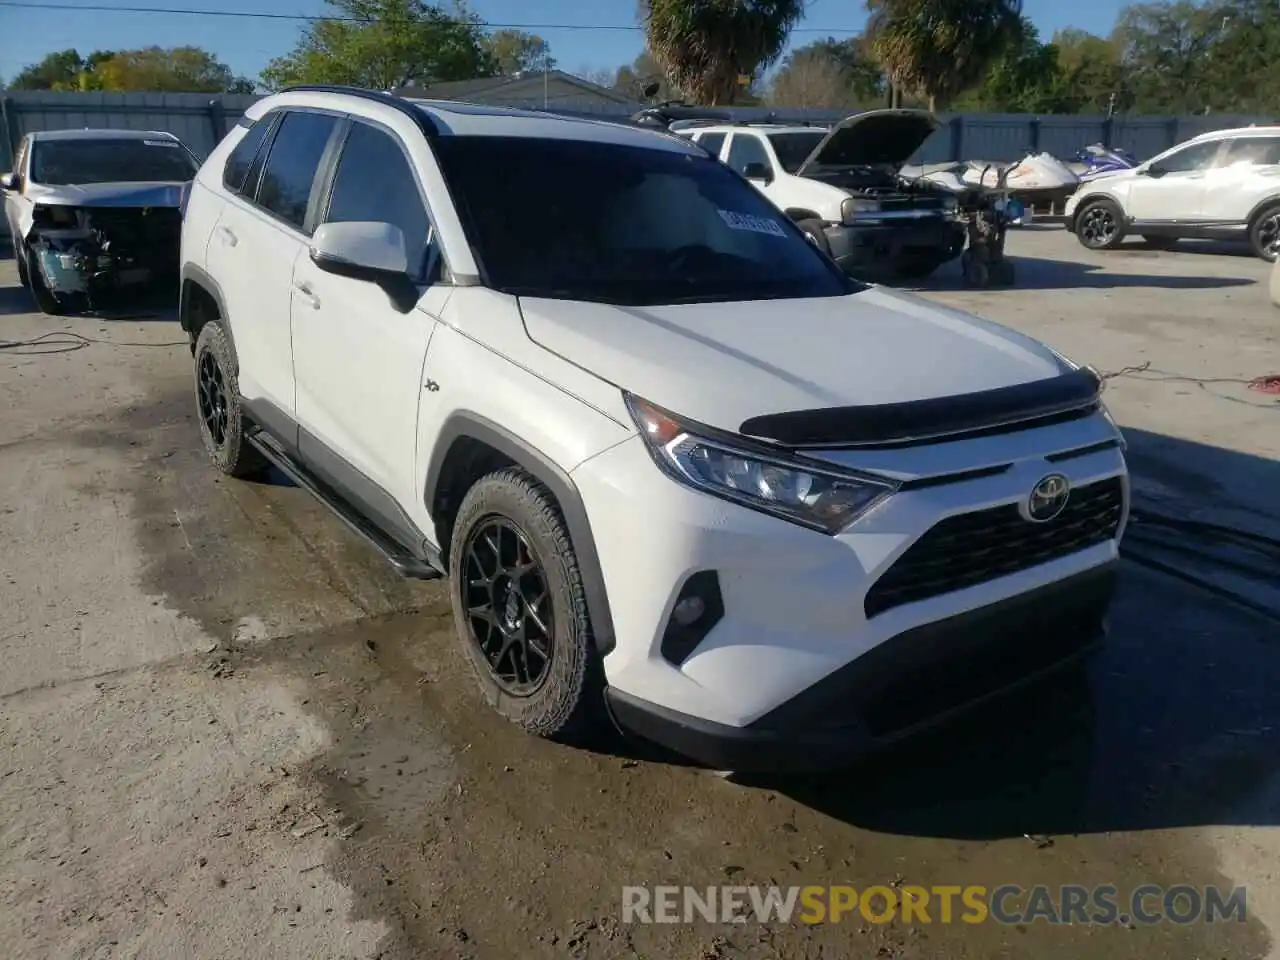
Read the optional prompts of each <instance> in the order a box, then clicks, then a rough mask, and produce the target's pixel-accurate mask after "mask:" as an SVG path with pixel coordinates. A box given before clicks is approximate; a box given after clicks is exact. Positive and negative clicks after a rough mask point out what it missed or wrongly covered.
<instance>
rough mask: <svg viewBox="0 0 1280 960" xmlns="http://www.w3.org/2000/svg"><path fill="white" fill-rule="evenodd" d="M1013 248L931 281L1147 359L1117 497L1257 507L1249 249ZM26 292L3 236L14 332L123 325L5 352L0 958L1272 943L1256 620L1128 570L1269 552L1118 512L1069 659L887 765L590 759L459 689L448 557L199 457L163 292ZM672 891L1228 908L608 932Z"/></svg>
mask: <svg viewBox="0 0 1280 960" xmlns="http://www.w3.org/2000/svg"><path fill="white" fill-rule="evenodd" d="M1010 247H1011V249H1012V251H1013V253H1014V254H1015V255H1016V256H1017V257H1018V259H1019V262H1018V269H1019V284H1018V286H1017V287H1016V288H1015V289H1011V290H1002V291H988V292H974V291H963V290H961V289H959V284H958V270H957V269H956V268H955V267H954V265H953V266H951V267H949V268H946V269H945V270H944V271H942V272H941V273H940V274H939V276H938V277H936V278H935V279H934V280H933V281H931V283H930V285H929V287H928V289H926V290H925V291H924V295H926V296H930V297H934V298H936V299H938V300H941V301H944V302H946V303H950V304H954V305H957V306H960V307H963V308H967V309H972V310H975V311H977V312H980V313H982V314H984V315H986V316H988V317H991V318H993V319H996V320H1000V321H1003V322H1007V323H1009V324H1011V325H1012V326H1015V327H1017V328H1019V329H1022V330H1025V331H1027V332H1030V333H1032V334H1035V335H1037V336H1040V337H1042V338H1044V339H1045V340H1047V341H1048V342H1049V343H1051V344H1053V345H1054V346H1055V347H1057V348H1060V349H1061V350H1063V351H1064V352H1066V353H1067V354H1069V355H1071V356H1073V357H1076V358H1078V359H1081V360H1084V361H1088V362H1091V363H1093V364H1095V365H1097V366H1098V367H1100V368H1102V369H1103V370H1105V371H1108V372H1113V373H1114V372H1119V371H1122V370H1124V369H1125V368H1131V367H1140V366H1141V365H1143V364H1149V365H1150V366H1149V367H1147V368H1145V369H1143V370H1139V371H1130V372H1129V373H1127V374H1126V375H1124V376H1117V377H1115V378H1113V379H1112V380H1111V381H1110V387H1109V392H1108V399H1109V403H1110V405H1111V409H1112V410H1113V412H1114V413H1115V415H1116V416H1117V419H1118V420H1119V421H1120V423H1121V425H1122V426H1123V427H1124V428H1125V429H1126V432H1127V435H1128V438H1129V442H1130V454H1131V462H1132V466H1133V469H1134V471H1135V490H1136V495H1137V498H1138V499H1137V502H1138V503H1139V504H1140V505H1141V506H1143V507H1144V508H1145V509H1148V510H1151V511H1159V512H1160V513H1163V514H1166V515H1169V516H1173V517H1177V518H1180V519H1181V520H1183V521H1187V520H1197V521H1201V522H1215V523H1228V524H1231V525H1233V526H1236V527H1241V528H1244V529H1248V530H1253V531H1266V532H1270V533H1271V534H1273V535H1280V493H1278V491H1280V404H1278V403H1277V400H1276V398H1274V397H1268V396H1266V395H1264V394H1261V393H1257V392H1254V391H1250V390H1249V389H1247V388H1246V387H1245V386H1244V385H1243V383H1241V382H1238V381H1244V380H1248V379H1250V378H1252V377H1255V376H1259V375H1262V374H1266V373H1273V372H1277V367H1278V366H1280V350H1278V349H1277V348H1278V346H1280V343H1278V334H1280V310H1277V309H1275V308H1273V307H1272V306H1271V305H1270V304H1269V303H1268V302H1267V298H1266V291H1265V286H1264V285H1263V283H1262V281H1263V280H1264V278H1265V276H1266V272H1267V269H1268V268H1267V267H1266V265H1264V264H1262V263H1260V262H1258V261H1255V260H1253V259H1250V258H1248V257H1245V256H1236V255H1232V254H1229V253H1224V252H1222V251H1209V252H1204V251H1202V250H1198V249H1194V248H1192V247H1190V246H1188V248H1187V249H1186V250H1183V251H1179V252H1174V253H1157V252H1154V251H1148V250H1145V249H1143V248H1142V247H1141V246H1132V247H1126V248H1125V249H1124V250H1122V251H1118V252H1115V253H1111V254H1107V255H1092V254H1088V253H1086V252H1085V251H1083V250H1082V249H1081V248H1080V247H1079V246H1078V245H1077V244H1076V243H1075V241H1074V240H1073V239H1072V238H1070V237H1069V236H1067V235H1066V234H1064V233H1063V232H1062V231H1061V230H1056V229H1048V228H1033V229H1029V230H1025V231H1021V232H1018V233H1015V234H1013V235H1012V237H1011V239H1010ZM30 309H31V307H30V305H29V303H28V301H27V299H26V297H25V295H24V293H23V292H22V291H21V290H19V289H18V288H17V286H16V280H15V274H14V269H13V264H12V262H11V261H6V262H3V263H0V340H11V341H12V340H23V339H28V338H32V337H36V336H38V335H41V334H44V333H46V332H49V331H56V332H62V331H68V332H74V333H77V334H81V335H83V336H86V337H92V338H96V339H101V340H104V341H108V342H110V343H111V344H115V345H108V344H107V343H91V344H89V345H87V346H84V347H83V349H74V348H73V347H72V346H70V345H65V344H64V345H59V344H58V343H57V341H56V340H55V341H49V340H46V341H44V342H43V345H42V346H38V347H36V346H33V347H28V348H24V349H17V350H15V349H0V410H3V411H4V413H3V416H0V545H2V546H0V611H3V616H0V664H2V666H0V943H3V944H4V945H5V946H4V948H3V951H2V952H3V953H4V955H5V956H6V957H9V958H13V960H24V958H33V960H34V958H40V960H44V958H53V957H56V958H59V960H63V958H66V960H78V958H95V960H96V958H107V957H113V958H114V957H129V958H133V957H138V958H161V960H167V958H175V957H184V958H191V960H205V958H209V960H214V958H247V957H264V958H268V957H269V958H273V960H290V958H297V960H329V958H334V960H337V958H372V957H381V958H384V960H401V958H405V960H407V958H419V957H440V958H463V957H470V958H477V960H483V958H508V957H521V958H538V957H547V958H552V957H557V958H558V957H589V958H606V960H612V958H640V957H643V958H664V960H684V958H687V960H700V958H705V960H717V958H784V960H799V958H819V957H826V958H843V957H848V958H852V957H898V958H924V957H940V956H946V957H954V958H964V957H972V958H979V957H981V958H988V957H1029V956H1034V957H1036V958H1056V957H1061V958H1078V957H1081V956H1084V955H1086V952H1087V953H1088V955H1090V956H1098V957H1109V958H1119V957H1151V958H1162V960H1164V958H1168V960H1182V958H1187V960H1190V958H1230V960H1249V958H1261V957H1267V956H1272V957H1274V956H1280V953H1277V952H1275V951H1273V948H1272V946H1271V944H1272V935H1271V933H1270V932H1269V931H1278V932H1280V881H1278V878H1277V877H1276V876H1275V872H1276V869H1277V868H1276V866H1275V864H1277V863H1280V834H1278V832H1277V830H1276V825H1277V823H1280V780H1278V779H1277V776H1276V771H1277V769H1278V766H1277V760H1278V759H1280V699H1277V697H1276V694H1275V689H1276V687H1275V683H1276V678H1277V677H1278V676H1280V646H1278V645H1277V644H1276V642H1275V640H1276V637H1277V633H1276V621H1275V620H1274V619H1267V618H1266V617H1265V616H1263V615H1262V614H1258V613H1255V612H1250V611H1248V610H1246V609H1244V608H1243V607H1241V606H1239V605H1238V604H1235V603H1233V602H1231V601H1229V600H1228V599H1224V598H1222V597H1220V596H1217V595H1214V594H1212V593H1210V592H1208V591H1207V590H1206V589H1203V588H1202V587H1200V586H1195V585H1192V584H1190V583H1187V582H1185V581H1183V580H1179V579H1176V578H1174V577H1171V576H1168V575H1166V574H1164V573H1158V572H1154V571H1153V570H1152V569H1151V566H1150V563H1151V562H1152V561H1153V560H1155V561H1157V562H1163V563H1165V564H1166V565H1168V566H1172V568H1173V569H1174V570H1176V571H1184V572H1185V571H1194V572H1195V573H1196V576H1198V577H1199V578H1200V579H1201V580H1202V581H1204V582H1211V583H1214V584H1217V585H1218V586H1219V587H1223V588H1230V589H1231V590H1233V591H1236V592H1237V593H1238V594H1239V595H1242V596H1245V597H1246V598H1249V597H1252V598H1253V599H1254V600H1256V601H1258V602H1259V604H1271V605H1272V607H1274V608H1275V609H1277V610H1280V605H1278V604H1274V603H1272V600H1273V599H1274V598H1272V597H1270V596H1269V595H1267V593H1266V587H1265V586H1263V585H1260V584H1258V583H1256V582H1253V580H1250V579H1249V577H1247V576H1245V575H1243V574H1242V573H1241V571H1242V570H1245V571H1246V573H1247V570H1248V569H1256V568H1257V567H1258V565H1259V564H1261V563H1263V562H1265V561H1263V560H1259V558H1258V556H1256V555H1255V556H1253V557H1252V559H1250V558H1249V557H1245V556H1243V554H1242V552H1241V550H1240V548H1238V547H1232V546H1230V544H1227V543H1225V541H1223V540H1222V538H1220V537H1219V538H1218V539H1217V540H1215V541H1210V540H1209V539H1208V538H1206V537H1205V536H1203V535H1201V534H1198V533H1196V532H1195V531H1194V530H1191V529H1190V528H1189V527H1187V526H1185V524H1184V525H1183V526H1179V527H1173V528H1170V527H1168V525H1167V524H1166V525H1165V526H1164V527H1161V526H1160V524H1158V523H1157V524H1151V523H1137V524H1135V527H1134V529H1135V538H1137V537H1139V536H1140V533H1141V531H1140V530H1139V528H1142V530H1145V531H1147V534H1146V536H1145V537H1142V540H1143V543H1139V544H1138V547H1140V548H1141V549H1138V548H1137V547H1136V548H1135V551H1134V553H1133V557H1134V560H1133V561H1132V562H1129V563H1126V564H1125V569H1124V574H1123V585H1122V591H1121V594H1120V596H1119V599H1118V601H1117V606H1116V610H1115V614H1114V617H1113V634H1112V638H1111V641H1110V643H1109V644H1108V646H1107V648H1106V649H1105V651H1104V653H1103V654H1102V655H1101V656H1100V657H1099V658H1098V659H1097V660H1096V661H1094V662H1093V663H1092V665H1091V667H1090V669H1089V671H1088V673H1087V675H1084V676H1079V677H1072V678H1064V679H1063V680H1062V681H1061V682H1060V683H1059V684H1057V685H1056V686H1055V687H1054V688H1053V689H1052V690H1050V691H1048V692H1042V693H1040V694H1038V695H1036V696H1028V697H1022V698H1019V699H1017V700H1014V701H1010V702H1008V703H1005V704H1002V705H1001V706H1000V708H999V709H998V710H995V711H992V712H991V713H990V714H989V715H986V716H983V717H979V718H975V719H974V720H972V721H970V722H968V723H966V724H964V725H963V727H961V728H958V729H956V730H953V731H950V732H948V733H947V734H946V735H944V736H941V737H938V738H935V739H933V740H931V741H929V742H927V743H920V744H916V745H913V746H912V747H910V748H907V749H904V750H903V751H902V752H901V753H900V754H899V755H897V756H895V757H893V758H892V759H890V760H886V761H884V762H882V763H880V764H878V765H876V766H874V767H871V768H866V769H862V770H858V771H854V772H851V773H849V774H845V775H841V776H838V777H829V778H825V779H817V780H811V781H788V782H778V783H757V784H751V783H739V782H733V781H730V780H725V779H722V778H720V777H717V776H714V775H711V774H709V773H707V772H704V771H699V770H695V769H690V768H688V767H685V766H682V765H681V764H679V763H677V762H672V761H671V760H669V759H667V758H662V757H659V756H657V755H656V754H654V752H652V751H649V750H646V749H644V748H642V747H638V746H635V745H620V746H619V749H618V750H617V751H616V752H612V753H607V754H604V753H601V754H592V753H586V752H580V751H574V750H571V749H568V748H564V747H559V746H555V745H552V744H548V743H543V742H539V741H534V740H531V739H528V738H525V737H523V736H522V735H520V734H518V733H517V732H516V731H515V730H514V729H512V728H509V727H508V726H506V725H505V724H504V723H503V722H501V721H499V720H497V719H496V718H495V717H494V716H493V715H492V714H491V713H490V711H489V710H488V709H487V708H485V707H484V706H483V705H482V704H481V702H480V699H479V697H478V696H477V694H476V691H475V689H474V688H473V685H472V682H471V681H470V679H469V678H468V677H467V675H466V672H465V670H464V668H463V666H462V664H461V660H460V657H459V656H458V654H457V652H456V650H455V647H454V644H455V641H454V640H453V638H452V635H451V630H450V623H449V618H448V616H447V609H448V601H447V597H446V595H445V593H444V590H443V588H442V587H441V586H440V585H439V584H421V583H414V582H407V581H403V580H400V579H398V578H397V577H396V576H394V575H393V574H392V573H391V571H390V570H389V569H387V568H386V567H385V566H384V565H383V564H382V563H381V562H380V561H379V560H378V559H377V558H376V557H375V556H373V555H372V554H371V553H370V552H369V551H368V550H367V549H366V548H365V547H364V546H363V545H362V544H361V543H359V542H358V541H356V540H354V539H353V538H352V537H351V536H350V535H349V534H348V533H347V532H346V530H345V529H344V528H343V527H341V526H340V525H339V524H338V522H337V521H335V520H333V519H332V518H331V517H330V516H328V515H327V514H326V513H325V511H324V510H323V508H321V507H320V506H319V505H318V504H316V503H314V502H312V501H311V500H310V499H309V498H308V497H307V495H306V494H304V493H303V492H301V491H299V490H297V489H295V488H293V487H291V486H288V485H287V484H284V483H279V484H276V483H242V482H233V481H227V480H224V479H220V478H219V477H217V476H216V475H215V473H214V471H213V470H212V469H210V468H209V467H208V466H207V465H206V463H205V461H204V457H203V455H202V453H201V450H200V444H199V436H198V432H197V427H196V424H195V421H194V416H193V414H194V408H195V402H194V397H193V392H192V385H191V372H190V357H189V354H188V352H187V350H186V348H185V346H183V345H167V344H174V343H175V342H177V343H179V344H180V341H181V340H182V337H181V335H180V333H179V331H178V330H177V328H176V325H175V324H173V323H172V322H169V321H166V320H156V319H145V318H143V319H138V318H135V319H118V320H96V319H84V318H77V319H54V318H47V317H42V316H38V315H34V314H32V313H30V312H29V311H30ZM124 344H130V345H124ZM133 344H146V346H138V345H133ZM848 349H850V350H856V349H857V344H856V343H851V344H849V346H848ZM1193 378H1196V379H1193ZM1162 530H1164V531H1165V533H1164V540H1163V541H1161V539H1160V537H1161V531H1162ZM1170 531H1171V532H1170ZM1135 543H1137V540H1135ZM1139 560H1142V561H1143V562H1144V563H1146V564H1147V565H1143V563H1139V562H1138V561H1139ZM1233 560H1234V562H1235V563H1236V567H1234V568H1232V567H1230V562H1232V561H1233ZM1270 563H1271V564H1272V570H1274V563H1275V560H1274V555H1272V559H1271V560H1270ZM1242 564H1244V566H1241V565H1242ZM1250 564H1251V565H1252V566H1250ZM1233 571H1234V572H1233ZM1254 579H1256V576H1255V577H1254ZM1278 615H1280V614H1278ZM661 883H678V884H692V885H697V886H706V885H709V884H721V883H733V884H755V883H760V884H772V883H777V884H822V883H851V884H854V885H856V886H858V887H859V888H861V887H864V886H866V885H868V884H873V883H877V884H889V885H896V884H901V883H906V884H922V885H926V886H928V885H932V884H948V883H949V884H956V885H968V884H983V885H986V886H987V887H989V888H993V887H995V886H998V885H1000V884H1006V883H1008V884H1019V885H1022V886H1023V887H1029V886H1032V885H1034V884H1037V883H1046V884H1051V885H1055V886H1056V885H1059V884H1063V883H1074V884H1085V885H1094V884H1102V883H1111V884H1115V885H1117V886H1118V887H1119V888H1120V889H1121V890H1122V891H1125V890H1129V889H1131V888H1133V887H1135V886H1137V885H1139V884H1142V883H1157V884H1164V885H1173V884H1180V883H1185V884H1192V885H1196V886H1203V885H1206V884H1217V885H1221V886H1225V887H1230V886H1236V885H1244V886H1245V887H1246V888H1247V908H1248V914H1249V919H1248V920H1247V922H1244V923H1217V924H1212V925H1210V924H1204V923H1193V924H1189V925H1176V924H1170V923H1165V924H1160V925H1156V926H1150V927H1145V926H1140V925H1135V924H1132V923H1131V924H1128V925H1114V926H1109V927H1089V926H1059V927H1052V926H1048V925H1046V924H1044V923H1042V922H1037V923H1034V924H1030V925H1025V926H1018V927H1006V926H1000V925H996V924H990V923H989V924H984V925H980V926H969V925H966V924H954V925H950V926H947V925H942V924H939V923H934V924H929V925H925V924H920V923H915V924H911V925H906V924H902V923H898V922H895V923H891V924H886V925H875V924H869V923H861V922H857V921H855V922H852V923H850V922H845V923H841V924H827V925H821V926H816V927H806V926H802V925H800V924H793V925H786V926H783V925H777V924H774V925H770V926H764V927H761V926H757V925H754V924H753V925H747V926H728V927H711V926H708V925H706V924H697V925H690V926H684V925H676V926H624V925H622V924H620V922H619V916H620V912H621V911H620V904H621V887H622V886H623V885H627V884H645V885H653V884H661Z"/></svg>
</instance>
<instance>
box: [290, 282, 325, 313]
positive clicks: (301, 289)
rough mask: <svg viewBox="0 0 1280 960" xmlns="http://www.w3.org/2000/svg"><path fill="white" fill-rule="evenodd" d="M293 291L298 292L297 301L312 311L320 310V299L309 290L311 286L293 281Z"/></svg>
mask: <svg viewBox="0 0 1280 960" xmlns="http://www.w3.org/2000/svg"><path fill="white" fill-rule="evenodd" d="M293 289H294V290H296V291H298V299H299V300H301V301H302V302H303V303H305V304H306V305H307V306H309V307H310V308H311V309H312V310H319V309H320V298H319V297H317V296H316V295H315V291H313V290H312V289H311V284H309V283H307V282H306V281H305V280H295V281H294V282H293Z"/></svg>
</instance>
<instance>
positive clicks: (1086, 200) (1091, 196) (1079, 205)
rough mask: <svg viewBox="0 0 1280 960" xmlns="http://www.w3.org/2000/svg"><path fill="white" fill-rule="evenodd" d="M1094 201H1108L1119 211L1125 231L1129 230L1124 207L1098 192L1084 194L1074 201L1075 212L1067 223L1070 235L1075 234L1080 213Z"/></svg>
mask: <svg viewBox="0 0 1280 960" xmlns="http://www.w3.org/2000/svg"><path fill="white" fill-rule="evenodd" d="M1094 200H1109V201H1111V203H1112V205H1114V206H1115V208H1116V209H1117V210H1119V211H1120V219H1121V220H1122V221H1123V222H1124V226H1125V229H1126V230H1127V229H1129V223H1130V220H1129V215H1128V214H1126V213H1125V212H1124V205H1123V204H1121V203H1120V201H1119V200H1117V199H1116V198H1115V197H1113V196H1111V194H1109V193H1103V192H1101V191H1098V192H1097V193H1086V194H1085V195H1084V196H1082V197H1081V198H1080V199H1079V200H1077V201H1076V209H1075V212H1074V213H1072V214H1071V220H1070V221H1069V222H1068V223H1067V229H1068V230H1069V231H1070V232H1071V233H1075V232H1076V223H1077V222H1078V221H1079V220H1080V211H1081V210H1083V209H1084V208H1085V207H1086V206H1088V205H1089V204H1090V203H1092V202H1093V201H1094Z"/></svg>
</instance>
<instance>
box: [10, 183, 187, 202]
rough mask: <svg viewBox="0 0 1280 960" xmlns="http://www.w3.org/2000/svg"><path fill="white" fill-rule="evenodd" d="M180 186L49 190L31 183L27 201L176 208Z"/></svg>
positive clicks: (77, 186)
mask: <svg viewBox="0 0 1280 960" xmlns="http://www.w3.org/2000/svg"><path fill="white" fill-rule="evenodd" d="M182 188H183V184H181V183H168V182H158V183H150V182H148V183H140V182H128V183H86V184H66V185H58V186H49V185H46V184H41V183H32V184H30V185H28V187H27V199H28V200H30V201H31V202H32V203H44V204H52V205H55V206H69V207H177V206H180V205H181V203H182Z"/></svg>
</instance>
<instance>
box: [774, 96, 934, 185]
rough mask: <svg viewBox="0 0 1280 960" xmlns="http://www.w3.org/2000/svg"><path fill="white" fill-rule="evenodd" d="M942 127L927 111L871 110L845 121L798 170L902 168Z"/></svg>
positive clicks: (840, 123) (801, 172) (800, 173)
mask: <svg viewBox="0 0 1280 960" xmlns="http://www.w3.org/2000/svg"><path fill="white" fill-rule="evenodd" d="M939 127H941V124H940V123H939V122H938V119H937V117H935V116H934V115H933V114H931V113H929V112H928V111H927V110H869V111H867V112H866V113H858V114H855V115H854V116H852V117H846V118H845V119H844V120H841V121H840V122H839V123H837V124H836V125H835V126H834V127H832V128H831V130H830V132H829V133H828V134H827V135H826V136H825V137H823V138H822V141H821V142H820V143H819V144H818V145H817V146H816V147H814V148H813V152H812V153H811V154H809V156H808V157H807V158H806V159H805V161H804V163H802V164H801V165H800V169H798V170H797V171H796V174H797V175H798V176H801V177H803V176H804V175H805V174H806V173H809V172H811V171H812V170H813V169H814V168H815V167H878V166H887V165H888V166H893V167H894V168H895V169H897V168H900V167H901V166H902V165H903V164H905V163H906V162H907V161H908V160H910V159H911V155H912V154H914V153H915V152H916V151H917V150H919V149H920V147H921V146H922V145H923V144H924V142H925V141H926V140H928V139H929V137H930V136H931V135H932V134H933V132H934V131H935V130H937V129H938V128H939Z"/></svg>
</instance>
